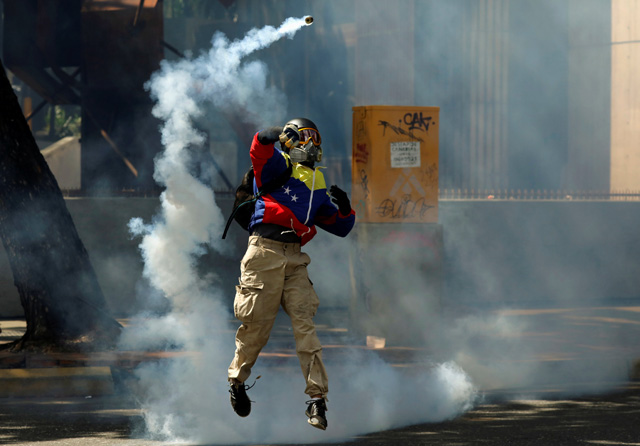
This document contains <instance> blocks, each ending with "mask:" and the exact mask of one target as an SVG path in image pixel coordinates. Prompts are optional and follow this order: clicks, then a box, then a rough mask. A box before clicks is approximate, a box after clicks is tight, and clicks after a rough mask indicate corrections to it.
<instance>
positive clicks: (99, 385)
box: [0, 367, 114, 398]
mask: <svg viewBox="0 0 640 446" xmlns="http://www.w3.org/2000/svg"><path fill="white" fill-rule="evenodd" d="M113 392H114V386H113V378H112V377H111V368H110V367H56V368H37V369H4V370H0V397H1V398H8V397H36V396H37V397H45V396H47V397H50V396H64V397H76V396H85V397H86V396H103V395H112V394H113Z"/></svg>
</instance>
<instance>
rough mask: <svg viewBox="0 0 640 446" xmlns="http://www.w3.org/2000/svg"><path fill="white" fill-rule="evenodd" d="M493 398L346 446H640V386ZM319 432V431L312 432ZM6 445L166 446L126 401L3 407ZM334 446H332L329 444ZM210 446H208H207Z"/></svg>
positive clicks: (0, 425)
mask: <svg viewBox="0 0 640 446" xmlns="http://www.w3.org/2000/svg"><path fill="white" fill-rule="evenodd" d="M514 395H515V394H513V395H510V394H509V393H508V392H506V393H501V394H493V395H488V396H487V399H486V400H485V402H484V403H483V404H480V405H478V406H476V408H475V409H474V410H472V411H469V412H467V413H466V414H464V415H463V416H460V417H459V418H457V419H455V420H451V421H447V422H442V423H433V424H420V425H415V426H408V427H404V428H401V429H395V430H390V431H384V432H376V433H371V434H368V435H365V436H361V437H357V438H350V439H346V441H344V442H340V443H330V444H332V445H334V446H340V445H380V446H392V445H394V446H395V445H405V446H412V445H416V446H418V445H420V446H422V445H458V446H467V445H469V446H471V445H545V446H547V445H626V446H632V445H640V383H639V382H630V383H626V384H623V385H621V386H620V387H619V388H618V389H617V390H615V391H613V392H612V393H609V394H607V395H599V396H591V397H583V398H571V399H568V398H562V397H561V396H560V395H559V394H556V393H550V394H549V397H548V398H545V399H536V400H518V399H515V400H514V399H513V397H514ZM310 429H311V428H310ZM0 444H8V445H34V446H35V445H38V446H53V445H55V446H61V445H65V446H66V445H69V446H73V445H89V446H92V445H114V446H133V445H135V446H149V445H154V446H155V445H159V444H163V443H161V442H157V441H151V440H147V439H145V438H144V432H143V422H142V415H141V412H140V410H138V409H137V408H136V404H135V401H133V400H132V399H128V398H126V397H123V396H109V397H96V398H67V399H31V398H29V399H27V398H13V399H12V398H5V399H0ZM328 444H329V443H328ZM203 446H204V445H203Z"/></svg>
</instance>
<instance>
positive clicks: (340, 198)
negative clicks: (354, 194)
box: [329, 184, 351, 215]
mask: <svg viewBox="0 0 640 446" xmlns="http://www.w3.org/2000/svg"><path fill="white" fill-rule="evenodd" d="M329 195H330V196H331V202H332V203H333V204H335V205H336V206H338V210H339V211H340V213H341V214H342V215H349V214H350V213H351V202H350V201H349V197H348V196H347V193H346V192H345V191H343V190H342V189H340V188H339V187H338V186H336V185H335V184H334V185H333V186H331V189H329Z"/></svg>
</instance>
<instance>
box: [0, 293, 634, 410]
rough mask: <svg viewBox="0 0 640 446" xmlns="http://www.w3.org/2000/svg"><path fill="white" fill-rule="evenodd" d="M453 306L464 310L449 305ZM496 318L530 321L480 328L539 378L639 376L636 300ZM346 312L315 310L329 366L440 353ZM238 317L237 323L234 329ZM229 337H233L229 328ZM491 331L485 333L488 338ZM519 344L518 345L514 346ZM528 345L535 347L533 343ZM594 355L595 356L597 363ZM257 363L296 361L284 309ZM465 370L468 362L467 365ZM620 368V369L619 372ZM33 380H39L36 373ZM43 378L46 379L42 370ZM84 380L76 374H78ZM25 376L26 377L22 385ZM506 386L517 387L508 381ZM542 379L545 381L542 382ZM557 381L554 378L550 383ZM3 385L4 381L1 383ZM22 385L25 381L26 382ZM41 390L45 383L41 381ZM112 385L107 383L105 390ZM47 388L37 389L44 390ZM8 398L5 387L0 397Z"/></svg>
mask: <svg viewBox="0 0 640 446" xmlns="http://www.w3.org/2000/svg"><path fill="white" fill-rule="evenodd" d="M447 311H449V312H452V311H457V312H460V310H459V309H458V310H456V309H449V310H447ZM486 314H490V315H491V316H492V317H496V318H500V319H501V320H503V321H507V322H508V323H509V324H511V325H512V326H515V327H518V326H526V327H528V330H526V331H522V332H518V333H516V334H509V333H507V334H501V333H499V332H498V333H496V332H493V331H491V330H488V331H489V333H487V334H486V335H485V334H484V333H479V334H478V335H477V336H476V338H477V339H476V340H477V341H478V342H482V343H484V344H489V345H495V346H496V348H500V346H503V345H504V346H505V350H507V349H508V348H511V349H512V350H513V345H516V346H517V345H518V343H522V345H527V347H528V348H526V349H522V350H521V351H518V350H516V351H510V352H509V356H508V357H505V358H503V359H500V361H503V362H504V363H505V365H506V364H510V365H512V364H514V363H523V364H526V363H535V364H536V367H537V369H538V370H539V371H540V375H541V376H545V379H549V378H548V377H549V376H553V375H554V370H562V369H563V367H571V368H572V369H574V370H575V369H577V370H582V374H583V376H584V378H585V380H597V379H598V374H597V372H598V370H597V369H598V368H604V369H608V370H614V371H616V374H617V375H618V376H624V375H625V374H626V375H627V376H628V377H629V378H631V379H640V361H639V360H638V359H640V344H639V343H638V342H637V340H638V339H640V302H639V303H638V305H637V306H636V305H629V303H626V304H625V306H597V307H585V308H522V309H511V310H493V311H491V312H489V313H486ZM348 317H349V315H348V313H347V312H346V311H345V310H335V309H329V310H325V311H324V313H323V312H321V314H319V315H318V317H317V318H316V321H317V330H318V335H319V337H320V339H321V342H322V344H323V357H324V359H325V361H326V362H327V364H333V365H340V364H341V363H346V362H347V361H348V359H349V355H350V354H352V352H353V351H354V349H369V350H373V351H374V352H375V353H376V354H377V355H378V356H379V357H380V358H381V359H382V360H383V361H384V362H386V363H388V364H390V365H392V366H393V367H413V368H415V367H430V359H434V358H435V359H436V360H437V356H438V354H439V352H434V351H428V350H427V349H426V348H420V347H416V346H400V345H395V346H394V345H391V346H390V345H385V346H384V347H382V348H375V349H372V348H371V347H372V346H373V345H372V344H370V345H369V346H367V343H366V339H365V337H364V336H357V335H356V334H354V333H352V332H351V331H350V330H349V320H348ZM121 323H123V324H124V325H127V324H133V323H135V320H121ZM236 325H237V322H235V321H234V322H233V324H232V327H235V326H236ZM0 328H1V329H2V333H0V344H2V343H6V342H10V341H12V340H15V339H18V338H19V337H20V336H22V334H23V333H24V331H25V328H26V326H25V322H24V321H23V320H0ZM228 331H229V333H225V335H229V336H232V332H231V331H230V330H228ZM485 336H486V337H485ZM514 343H515V344H514ZM530 345H533V346H535V347H534V348H529V346H530ZM197 355H198V354H197V353H196V352H187V351H155V352H145V351H117V352H98V353H91V354H84V353H49V354H27V353H10V352H0V372H2V371H3V369H4V370H5V371H7V370H11V369H22V370H24V371H25V372H24V373H23V374H22V375H20V377H18V376H15V374H14V375H11V376H8V375H7V374H6V373H5V375H2V373H0V381H1V380H3V379H4V384H7V383H8V382H10V381H7V380H8V379H9V378H10V379H11V380H13V381H11V382H16V381H15V380H16V379H18V378H22V379H23V380H26V379H28V378H29V377H30V376H35V375H34V374H33V373H32V374H31V375H29V373H31V371H34V370H37V369H43V368H49V369H52V368H75V369H77V370H78V375H77V376H80V375H82V373H80V370H81V368H85V369H86V371H87V373H88V375H90V376H89V377H87V376H84V379H88V380H92V379H93V380H102V379H106V378H105V376H104V375H105V368H106V370H124V371H131V370H133V369H134V368H135V367H137V366H138V365H139V364H140V363H142V362H148V361H167V360H171V359H173V358H178V357H185V356H197ZM594 361H596V362H597V364H596V363H594ZM260 364H261V366H265V367H296V368H297V367H299V365H298V362H297V355H296V352H295V343H294V339H293V334H292V331H291V328H290V325H289V320H288V318H287V316H286V315H284V313H282V314H279V315H278V318H277V320H276V324H275V325H274V329H273V331H272V335H271V338H270V340H269V343H268V344H267V346H266V347H265V349H264V350H263V352H262V353H261V355H260ZM462 366H463V368H464V365H462ZM619 372H622V373H619ZM63 378H64V379H71V378H70V377H69V376H65V377H61V376H56V377H53V378H52V379H57V380H61V379H63ZM34 379H36V378H34ZM37 379H38V380H39V382H42V380H44V379H46V377H45V376H38V377H37ZM76 379H79V378H76ZM24 382H25V381H23V383H24ZM506 384H507V385H506V386H505V387H506V388H507V389H508V388H511V387H512V386H511V385H509V383H506ZM539 384H540V385H545V384H547V383H544V382H542V381H540V382H539ZM548 384H550V385H551V384H554V383H548ZM0 387H4V388H5V389H6V388H7V386H6V385H5V386H0ZM21 387H22V388H25V386H24V385H23V386H21ZM484 387H485V388H483V389H482V390H490V391H500V390H501V389H500V388H499V387H497V386H494V385H487V384H485V385H484ZM36 388H37V389H39V391H42V386H41V385H38V386H36ZM111 388H112V386H109V385H103V386H102V389H103V391H104V392H106V393H107V394H108V393H109V389H111ZM41 394H42V393H38V395H41ZM1 396H3V395H2V392H0V397H1Z"/></svg>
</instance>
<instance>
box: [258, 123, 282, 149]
mask: <svg viewBox="0 0 640 446" xmlns="http://www.w3.org/2000/svg"><path fill="white" fill-rule="evenodd" d="M280 133H282V127H269V128H268V129H264V130H261V131H260V133H258V142H259V143H260V144H262V145H263V146H266V145H267V144H273V143H274V142H276V141H278V139H279V138H280Z"/></svg>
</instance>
